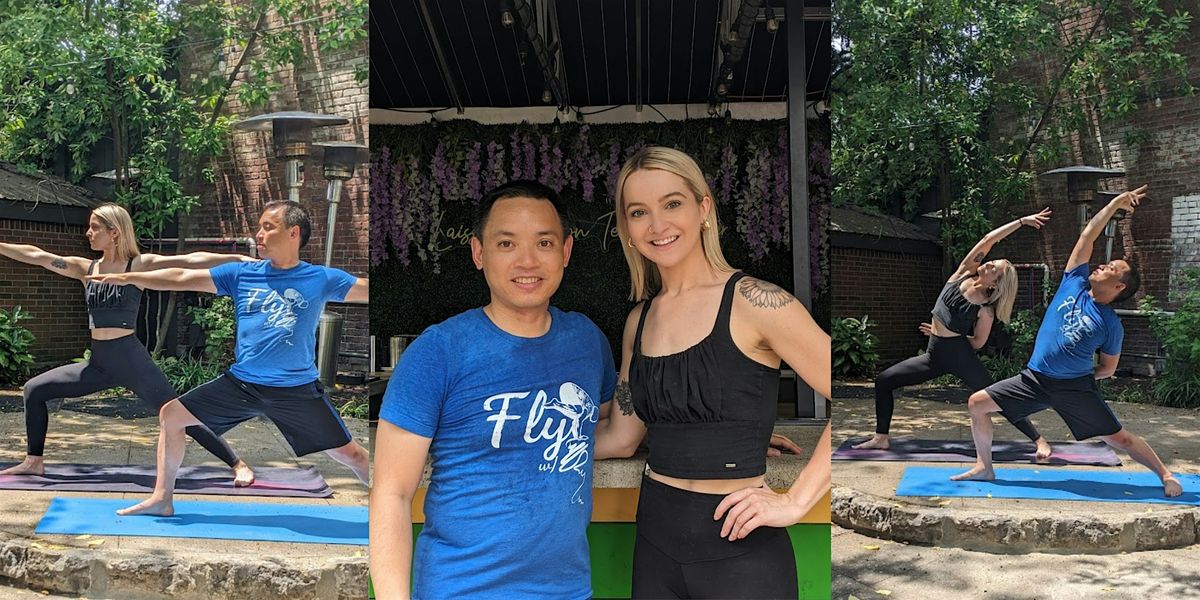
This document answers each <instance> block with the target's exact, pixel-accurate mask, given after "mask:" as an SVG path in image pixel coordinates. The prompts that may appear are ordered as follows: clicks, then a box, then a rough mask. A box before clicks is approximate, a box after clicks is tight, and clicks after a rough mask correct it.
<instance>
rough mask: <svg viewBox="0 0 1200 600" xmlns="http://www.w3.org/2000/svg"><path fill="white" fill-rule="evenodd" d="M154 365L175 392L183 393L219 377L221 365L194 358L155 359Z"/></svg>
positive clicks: (222, 368) (171, 357)
mask: <svg viewBox="0 0 1200 600" xmlns="http://www.w3.org/2000/svg"><path fill="white" fill-rule="evenodd" d="M154 364H156V365H158V369H159V370H160V371H162V372H163V375H166V376H167V380H168V381H170V382H171V386H172V387H174V388H175V391H177V392H179V393H183V392H185V391H187V390H190V389H193V388H195V387H196V386H199V385H200V384H203V383H205V382H207V381H209V380H210V379H213V378H215V377H217V376H218V375H220V374H221V373H222V371H224V369H225V367H224V366H223V363H214V362H210V361H207V360H201V359H195V358H176V357H174V356H167V357H163V358H156V359H155V360H154Z"/></svg>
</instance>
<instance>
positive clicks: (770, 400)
mask: <svg viewBox="0 0 1200 600" xmlns="http://www.w3.org/2000/svg"><path fill="white" fill-rule="evenodd" d="M745 275H746V274H745V273H734V275H733V276H732V277H730V278H729V282H728V283H726V284H725V291H724V294H723V295H722V297H721V307H720V310H719V311H718V312H717V321H716V323H715V324H714V325H713V329H712V332H711V333H709V334H708V337H706V338H704V339H703V340H701V341H700V343H698V344H696V345H695V346H692V347H691V348H688V349H686V350H684V351H682V352H677V353H675V354H670V355H667V356H644V355H643V354H642V329H643V327H644V326H645V324H646V314H647V313H649V312H650V304H651V302H653V299H650V300H647V301H646V302H645V304H643V305H642V315H641V318H640V319H639V321H638V327H637V334H636V337H635V338H634V342H633V357H632V358H631V361H630V366H629V383H630V393H631V395H632V399H633V407H634V410H635V411H636V412H637V415H638V417H640V418H641V419H642V422H644V423H645V424H646V428H647V429H648V430H649V436H648V437H647V445H648V446H649V447H650V457H649V460H648V461H647V464H648V465H649V466H650V468H651V469H653V470H654V472H656V473H661V474H663V475H666V476H668V477H680V478H685V479H737V478H742V477H756V476H758V475H762V474H764V473H766V472H767V459H766V455H767V446H768V444H769V442H770V440H771V432H772V430H773V429H774V426H775V416H776V414H777V408H776V405H777V402H778V397H779V369H778V368H771V367H768V366H766V365H763V364H762V363H759V362H758V361H755V360H754V359H751V358H750V357H748V356H746V355H745V354H744V353H743V352H742V351H741V349H739V348H738V347H737V345H736V344H734V342H733V337H732V336H731V335H730V333H729V313H730V310H731V307H732V306H733V290H734V286H735V285H736V283H737V282H738V280H740V279H741V278H743V277H745Z"/></svg>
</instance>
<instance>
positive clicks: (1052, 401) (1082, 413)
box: [986, 368, 1121, 440]
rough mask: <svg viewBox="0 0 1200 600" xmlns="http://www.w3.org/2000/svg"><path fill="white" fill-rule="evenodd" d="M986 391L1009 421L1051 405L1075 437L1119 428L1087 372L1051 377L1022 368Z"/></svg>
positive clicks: (1088, 436) (1106, 433)
mask: <svg viewBox="0 0 1200 600" xmlns="http://www.w3.org/2000/svg"><path fill="white" fill-rule="evenodd" d="M986 391H987V394H988V396H989V397H991V399H992V400H994V401H995V402H996V404H998V405H999V406H1000V410H1002V411H1004V416H1005V418H1007V419H1008V420H1010V421H1015V420H1018V419H1021V418H1023V417H1028V416H1029V415H1031V414H1033V413H1035V412H1038V411H1040V410H1044V409H1047V408H1052V409H1054V412H1056V413H1058V416H1060V417H1062V420H1063V421H1066V423H1067V427H1069V428H1070V429H1071V435H1073V436H1075V439H1077V440H1086V439H1088V438H1093V437H1096V436H1098V435H1112V434H1114V433H1116V432H1118V431H1120V430H1121V421H1120V420H1118V419H1117V415H1116V414H1114V413H1113V411H1112V409H1111V408H1109V407H1108V403H1106V402H1105V401H1104V398H1103V397H1101V396H1100V389H1099V388H1098V387H1096V379H1095V378H1094V377H1092V376H1091V375H1085V376H1083V377H1076V378H1074V379H1055V378H1054V377H1050V376H1048V375H1042V374H1041V373H1037V372H1034V371H1033V370H1031V369H1028V368H1026V369H1023V370H1022V371H1021V374H1020V375H1016V376H1014V377H1009V378H1008V379H1005V380H1003V381H998V382H996V383H994V384H992V385H990V386H988V388H987V390H986Z"/></svg>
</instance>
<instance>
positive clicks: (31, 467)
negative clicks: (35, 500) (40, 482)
mask: <svg viewBox="0 0 1200 600" xmlns="http://www.w3.org/2000/svg"><path fill="white" fill-rule="evenodd" d="M45 474H46V463H45V461H44V460H43V459H42V457H40V456H26V457H25V460H23V461H21V464H17V465H13V466H11V467H9V468H7V469H4V470H3V471H0V475H45Z"/></svg>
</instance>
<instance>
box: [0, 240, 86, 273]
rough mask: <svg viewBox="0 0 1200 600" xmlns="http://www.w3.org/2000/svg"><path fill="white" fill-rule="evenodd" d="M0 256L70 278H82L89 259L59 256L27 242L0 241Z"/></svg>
mask: <svg viewBox="0 0 1200 600" xmlns="http://www.w3.org/2000/svg"><path fill="white" fill-rule="evenodd" d="M0 256H6V257H8V258H11V259H13V260H15V261H18V262H23V263H25V264H28V265H35V266H38V267H42V268H44V269H46V270H48V271H50V272H51V273H58V274H59V275H62V276H64V277H70V278H71V279H83V277H84V275H87V269H88V264H90V263H91V261H90V260H88V259H86V258H80V257H78V256H59V255H57V254H52V253H50V252H46V251H45V250H42V249H41V248H38V247H37V246H30V245H28V244H5V243H3V242H0Z"/></svg>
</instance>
